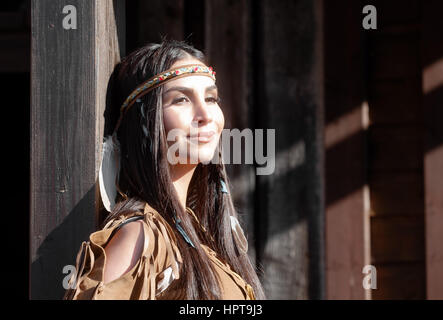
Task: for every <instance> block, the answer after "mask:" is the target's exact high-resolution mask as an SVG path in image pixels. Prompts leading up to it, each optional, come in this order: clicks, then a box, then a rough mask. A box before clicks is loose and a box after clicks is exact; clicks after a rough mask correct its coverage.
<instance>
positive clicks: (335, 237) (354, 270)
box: [324, 1, 370, 299]
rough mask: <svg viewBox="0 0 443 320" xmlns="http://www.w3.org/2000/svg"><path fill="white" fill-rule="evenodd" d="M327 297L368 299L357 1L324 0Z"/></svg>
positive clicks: (366, 198)
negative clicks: (365, 278)
mask: <svg viewBox="0 0 443 320" xmlns="http://www.w3.org/2000/svg"><path fill="white" fill-rule="evenodd" d="M324 3H325V8H324V13H325V22H324V23H325V36H324V39H325V86H326V87H325V109H326V110H325V148H326V159H325V162H326V165H325V168H326V228H325V232H326V299H368V298H370V297H369V295H368V293H369V291H366V292H365V290H364V289H363V286H362V280H363V276H364V275H363V273H362V270H363V267H364V266H365V265H367V264H369V263H370V239H369V235H370V229H369V225H370V220H369V189H368V187H367V178H366V172H365V169H366V163H365V159H366V154H365V151H366V150H365V149H366V129H367V126H368V105H367V103H366V102H365V80H366V79H365V72H364V71H365V69H364V67H365V52H364V50H365V48H363V47H362V44H363V43H364V42H363V38H362V33H363V32H362V27H361V16H359V15H358V13H360V12H361V6H360V2H359V1H355V2H354V1H353V2H352V5H351V4H350V2H349V3H348V2H347V3H344V2H343V1H341V2H334V3H332V2H329V1H325V2H324Z"/></svg>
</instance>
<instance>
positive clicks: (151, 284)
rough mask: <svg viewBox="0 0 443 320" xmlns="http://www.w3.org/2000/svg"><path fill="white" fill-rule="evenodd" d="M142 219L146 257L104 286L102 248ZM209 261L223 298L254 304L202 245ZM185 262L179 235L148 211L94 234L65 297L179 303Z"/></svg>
mask: <svg viewBox="0 0 443 320" xmlns="http://www.w3.org/2000/svg"><path fill="white" fill-rule="evenodd" d="M140 215H143V219H142V220H143V221H144V222H145V223H143V226H144V233H145V246H144V252H143V254H142V255H141V257H140V258H139V260H138V261H137V263H136V264H135V266H134V267H133V268H132V269H131V270H129V271H128V272H126V273H125V274H124V275H122V276H121V277H119V278H117V279H115V280H113V281H111V282H109V283H106V284H104V283H103V274H104V266H105V265H106V254H105V250H104V247H105V246H106V244H107V242H108V241H109V240H110V238H111V236H112V234H113V231H114V230H115V229H116V228H118V226H119V225H121V223H123V222H125V221H127V219H131V218H134V217H135V216H140ZM202 247H203V249H204V250H205V251H206V252H207V254H208V258H209V261H210V262H211V263H213V264H214V266H215V270H216V271H217V274H218V276H219V280H220V284H221V286H220V287H221V291H222V299H227V300H251V299H255V297H254V292H253V290H252V287H251V286H250V285H249V284H247V283H246V282H245V281H244V280H243V279H242V277H241V276H240V275H238V274H237V273H235V272H234V271H233V270H232V269H231V267H230V266H229V265H228V264H226V263H223V262H222V261H221V260H220V259H219V258H218V257H217V253H216V252H214V251H213V250H212V249H210V248H209V247H207V246H205V245H202ZM182 261H183V260H182V257H181V255H180V252H179V250H178V247H177V245H176V238H175V234H174V233H173V231H172V229H171V226H170V225H169V224H168V223H167V222H166V221H165V220H164V219H163V217H162V216H161V215H160V214H159V213H158V212H157V211H155V210H154V209H153V208H151V207H150V206H149V205H146V206H145V209H144V213H143V214H142V213H134V214H132V215H128V216H125V217H121V218H117V219H114V220H111V221H110V222H109V223H108V224H107V225H106V226H105V227H104V228H103V229H102V230H100V231H97V232H94V233H92V234H91V235H90V237H89V241H85V242H83V243H82V245H81V248H80V250H79V252H78V255H77V261H76V270H77V275H76V277H75V278H74V277H73V278H71V281H70V287H71V289H68V290H67V291H66V293H65V296H64V299H66V300H104V299H113V300H147V299H149V300H155V299H162V300H175V299H184V292H183V290H182V289H180V288H178V286H176V284H177V281H174V280H175V279H178V278H179V267H180V265H181V263H182Z"/></svg>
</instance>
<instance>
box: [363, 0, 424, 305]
mask: <svg viewBox="0 0 443 320" xmlns="http://www.w3.org/2000/svg"><path fill="white" fill-rule="evenodd" d="M374 5H375V6H376V8H377V10H378V16H379V19H378V23H379V25H378V28H379V29H378V30H376V32H368V33H367V34H368V53H369V56H368V71H369V72H368V102H369V115H370V121H371V124H370V127H369V138H368V144H369V154H368V156H369V158H368V159H369V165H368V176H369V187H370V193H371V263H372V264H373V265H374V266H376V268H377V276H378V279H377V280H378V281H377V284H378V288H377V290H373V298H374V299H424V298H425V247H424V239H425V237H424V232H425V230H424V198H423V197H424V189H423V181H424V180H423V157H422V152H423V136H422V135H423V118H422V112H423V111H422V106H421V71H420V70H421V69H420V50H419V48H420V26H421V23H422V21H421V16H420V1H417V0H416V1H408V2H407V4H405V3H404V1H389V2H386V1H374Z"/></svg>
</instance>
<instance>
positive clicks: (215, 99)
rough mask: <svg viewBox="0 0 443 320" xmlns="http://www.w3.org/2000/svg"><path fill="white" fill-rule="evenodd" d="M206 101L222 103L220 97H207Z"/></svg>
mask: <svg viewBox="0 0 443 320" xmlns="http://www.w3.org/2000/svg"><path fill="white" fill-rule="evenodd" d="M206 102H209V103H220V98H218V97H217V98H216V97H207V98H206Z"/></svg>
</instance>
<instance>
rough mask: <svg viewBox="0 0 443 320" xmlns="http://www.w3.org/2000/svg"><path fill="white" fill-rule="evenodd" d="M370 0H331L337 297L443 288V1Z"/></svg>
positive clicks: (330, 165)
mask: <svg viewBox="0 0 443 320" xmlns="http://www.w3.org/2000/svg"><path fill="white" fill-rule="evenodd" d="M366 4H367V3H366V2H365V1H353V2H352V4H351V2H350V1H336V2H334V3H331V2H325V10H324V14H325V20H324V21H325V88H326V93H325V97H326V100H325V108H326V112H325V116H326V124H325V142H326V143H325V146H326V257H327V259H326V261H327V266H326V278H327V280H326V285H327V290H326V292H327V298H332V299H425V298H438V297H439V298H441V295H442V293H443V289H442V288H443V286H442V281H441V280H440V279H441V277H440V276H439V275H438V274H439V273H440V272H441V269H442V264H441V262H442V261H443V259H442V254H441V252H442V251H441V248H440V247H441V245H440V244H441V243H443V240H442V239H443V238H442V234H443V222H442V218H441V217H442V214H441V212H443V208H442V201H441V199H442V198H441V194H442V190H443V184H442V182H441V178H440V177H441V176H442V163H443V156H442V153H441V146H442V144H443V139H442V136H443V135H442V130H441V129H440V128H441V120H442V119H443V117H442V115H441V110H442V108H441V105H442V101H443V97H442V94H441V93H442V90H441V88H442V84H443V79H442V76H441V75H442V74H443V72H442V71H443V69H442V63H441V61H442V60H441V59H442V57H443V54H442V52H443V50H442V45H441V43H442V42H441V40H440V38H441V36H440V35H441V32H442V31H443V26H442V24H441V19H440V18H439V17H438V14H437V12H441V10H442V3H441V2H438V1H429V2H422V1H418V0H410V1H372V2H371V4H372V5H374V6H375V7H376V9H377V30H364V29H363V28H362V25H361V21H362V18H363V16H364V15H363V14H361V13H362V8H363V7H364V5H366ZM359 13H360V14H361V15H360V16H359ZM331 145H332V147H331ZM437 177H439V178H437ZM366 264H371V265H374V266H375V267H376V270H377V289H375V290H365V289H363V288H362V279H363V277H364V274H362V268H363V266H364V265H366Z"/></svg>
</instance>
